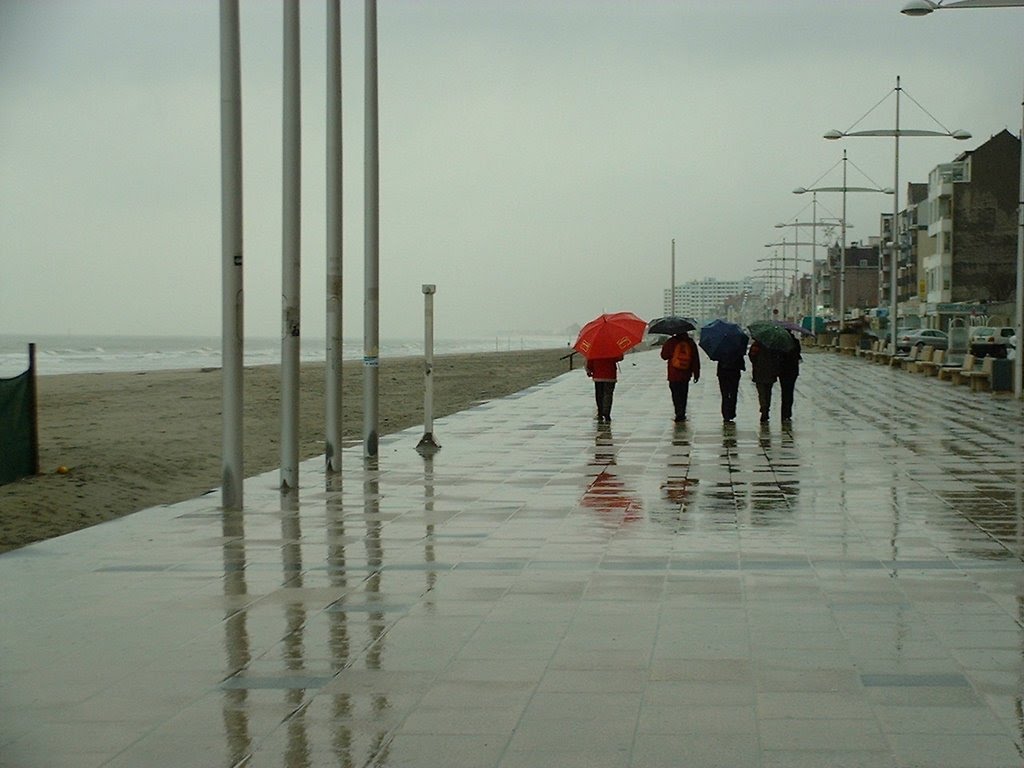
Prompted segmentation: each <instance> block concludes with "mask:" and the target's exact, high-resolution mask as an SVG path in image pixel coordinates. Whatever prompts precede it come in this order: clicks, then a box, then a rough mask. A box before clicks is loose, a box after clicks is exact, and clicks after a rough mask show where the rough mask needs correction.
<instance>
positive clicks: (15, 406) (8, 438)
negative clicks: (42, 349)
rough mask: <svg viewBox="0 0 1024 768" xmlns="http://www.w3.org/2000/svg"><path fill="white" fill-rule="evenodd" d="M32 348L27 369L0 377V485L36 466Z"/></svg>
mask: <svg viewBox="0 0 1024 768" xmlns="http://www.w3.org/2000/svg"><path fill="white" fill-rule="evenodd" d="M33 352H34V350H32V349H30V351H29V360H30V362H29V369H28V370H27V371H25V372H24V373H23V374H21V375H20V376H15V377H14V378H12V379H0V485H3V484H4V483H10V482H13V481H15V480H17V479H19V478H22V477H27V476H28V475H34V474H36V472H37V471H38V469H39V458H38V449H37V444H36V413H35V411H36V403H35V400H36V398H35V365H34V362H35V361H34V357H35V355H34V354H33Z"/></svg>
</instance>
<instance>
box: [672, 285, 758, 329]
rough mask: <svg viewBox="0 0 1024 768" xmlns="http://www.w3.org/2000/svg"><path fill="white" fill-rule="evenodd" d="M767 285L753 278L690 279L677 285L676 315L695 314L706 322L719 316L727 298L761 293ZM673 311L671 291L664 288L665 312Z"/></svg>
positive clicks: (694, 316) (688, 315)
mask: <svg viewBox="0 0 1024 768" xmlns="http://www.w3.org/2000/svg"><path fill="white" fill-rule="evenodd" d="M763 293H764V287H763V284H762V282H761V281H759V280H754V278H752V277H744V278H743V279H741V280H718V279H716V278H714V277H706V278H704V279H703V280H691V281H690V282H688V283H683V284H682V285H677V286H675V294H676V295H675V310H674V311H675V314H676V315H681V316H683V317H692V318H695V319H696V320H699V321H700V322H702V323H703V322H706V321H708V320H712V319H714V318H715V317H718V316H719V315H720V314H721V309H722V307H723V306H724V305H725V302H726V300H727V299H729V298H731V297H735V296H742V295H743V294H747V295H748V296H754V295H756V296H761V295H762V294H763ZM672 313H673V307H672V292H671V291H670V290H669V289H668V288H666V289H665V314H666V315H670V314H672Z"/></svg>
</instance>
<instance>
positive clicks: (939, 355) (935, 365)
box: [917, 349, 946, 376]
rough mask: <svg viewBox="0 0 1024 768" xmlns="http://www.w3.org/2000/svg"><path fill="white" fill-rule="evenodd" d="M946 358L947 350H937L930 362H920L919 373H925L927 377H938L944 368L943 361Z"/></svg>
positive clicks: (918, 364) (918, 363)
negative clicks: (940, 370)
mask: <svg viewBox="0 0 1024 768" xmlns="http://www.w3.org/2000/svg"><path fill="white" fill-rule="evenodd" d="M945 357H946V350H944V349H936V350H934V351H933V352H932V356H931V359H929V360H918V361H917V370H918V372H919V373H923V374H924V375H925V376H936V375H938V373H939V369H941V368H942V361H943V360H944V359H945Z"/></svg>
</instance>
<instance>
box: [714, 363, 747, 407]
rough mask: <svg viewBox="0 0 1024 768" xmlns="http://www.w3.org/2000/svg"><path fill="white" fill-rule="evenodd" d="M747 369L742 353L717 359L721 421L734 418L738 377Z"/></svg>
mask: <svg viewBox="0 0 1024 768" xmlns="http://www.w3.org/2000/svg"><path fill="white" fill-rule="evenodd" d="M745 370H747V365H746V363H744V362H743V353H742V352H740V354H738V355H737V356H736V357H732V358H726V359H723V360H719V361H718V371H717V373H718V389H719V391H721V393H722V421H724V422H725V423H726V424H728V423H729V422H731V421H733V420H734V419H735V418H736V398H737V396H738V395H739V390H740V378H741V377H742V374H743V371H745Z"/></svg>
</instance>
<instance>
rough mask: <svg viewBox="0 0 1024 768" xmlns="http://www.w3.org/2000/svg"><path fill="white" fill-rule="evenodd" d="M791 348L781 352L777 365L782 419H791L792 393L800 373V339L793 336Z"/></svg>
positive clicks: (785, 421) (788, 420)
mask: <svg viewBox="0 0 1024 768" xmlns="http://www.w3.org/2000/svg"><path fill="white" fill-rule="evenodd" d="M793 342H794V343H793V348H792V349H791V350H789V351H788V352H785V353H783V354H782V359H781V360H780V365H779V392H780V394H781V397H782V406H781V411H782V421H783V423H787V422H790V421H792V420H793V394H794V392H795V390H796V378H797V376H799V375H800V361H801V360H802V359H803V357H801V355H800V340H799V339H798V338H796V336H794V337H793Z"/></svg>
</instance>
